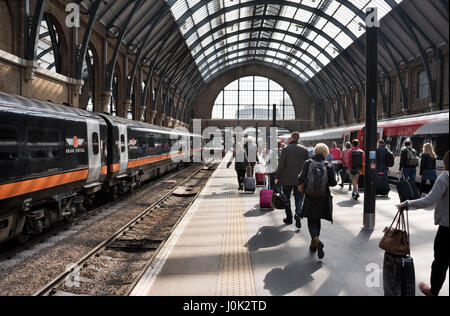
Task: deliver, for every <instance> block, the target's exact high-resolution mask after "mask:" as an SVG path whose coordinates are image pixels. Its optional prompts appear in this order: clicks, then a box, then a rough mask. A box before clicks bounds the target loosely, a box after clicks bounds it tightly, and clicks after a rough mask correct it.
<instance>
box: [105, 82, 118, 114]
mask: <svg viewBox="0 0 450 316" xmlns="http://www.w3.org/2000/svg"><path fill="white" fill-rule="evenodd" d="M111 92H112V93H111V98H110V100H109V106H108V112H109V114H111V115H112V116H117V101H118V98H119V78H118V77H117V75H115V76H114V77H113V82H112V91H111Z"/></svg>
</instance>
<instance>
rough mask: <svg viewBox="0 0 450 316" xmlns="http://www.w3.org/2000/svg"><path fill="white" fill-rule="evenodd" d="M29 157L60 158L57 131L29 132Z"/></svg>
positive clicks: (34, 130) (33, 130) (40, 130)
mask: <svg viewBox="0 0 450 316" xmlns="http://www.w3.org/2000/svg"><path fill="white" fill-rule="evenodd" d="M27 145H28V156H29V157H30V158H50V159H51V158H54V159H57V158H59V157H60V148H61V147H60V142H59V134H58V132H56V131H50V130H45V129H32V130H29V131H28V143H27Z"/></svg>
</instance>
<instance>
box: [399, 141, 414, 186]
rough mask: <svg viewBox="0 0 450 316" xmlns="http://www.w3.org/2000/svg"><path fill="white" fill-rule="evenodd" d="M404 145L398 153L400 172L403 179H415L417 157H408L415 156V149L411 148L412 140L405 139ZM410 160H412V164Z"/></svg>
mask: <svg viewBox="0 0 450 316" xmlns="http://www.w3.org/2000/svg"><path fill="white" fill-rule="evenodd" d="M404 145H405V148H404V149H403V150H402V152H401V154H400V172H401V174H402V176H403V178H404V179H406V180H408V179H410V180H413V181H416V173H417V169H416V168H417V167H418V165H419V159H418V158H417V159H408V156H410V157H411V156H412V157H414V158H415V157H417V153H416V150H415V149H414V148H412V142H411V141H410V140H407V141H405V144H404ZM412 161H414V163H413V164H412Z"/></svg>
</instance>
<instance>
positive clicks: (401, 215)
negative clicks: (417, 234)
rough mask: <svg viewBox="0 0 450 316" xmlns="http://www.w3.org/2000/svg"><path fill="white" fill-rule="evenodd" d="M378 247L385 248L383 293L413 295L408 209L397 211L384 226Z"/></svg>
mask: <svg viewBox="0 0 450 316" xmlns="http://www.w3.org/2000/svg"><path fill="white" fill-rule="evenodd" d="M405 214H406V216H405ZM405 217H406V219H405ZM394 225H395V226H394ZM380 248H381V249H383V250H385V253H384V261H383V289H384V295H385V296H415V295H416V277H415V269H414V260H413V258H411V255H410V254H411V250H410V238H409V221H408V211H399V212H398V213H397V215H396V216H395V218H394V220H393V221H392V224H391V226H390V227H386V229H385V230H384V236H383V238H382V239H381V241H380Z"/></svg>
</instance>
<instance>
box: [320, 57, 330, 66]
mask: <svg viewBox="0 0 450 316" xmlns="http://www.w3.org/2000/svg"><path fill="white" fill-rule="evenodd" d="M317 59H318V60H319V61H320V62H321V63H322V64H323V65H324V66H326V65H328V64H329V63H330V60H329V59H328V58H326V57H325V55H324V54H319V55H318V56H317Z"/></svg>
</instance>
